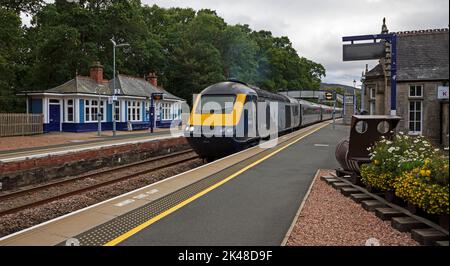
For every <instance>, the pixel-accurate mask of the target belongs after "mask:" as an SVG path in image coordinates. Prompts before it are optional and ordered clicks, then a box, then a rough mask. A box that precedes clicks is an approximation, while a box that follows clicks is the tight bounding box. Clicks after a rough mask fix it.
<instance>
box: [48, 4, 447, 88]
mask: <svg viewBox="0 0 450 266" xmlns="http://www.w3.org/2000/svg"><path fill="white" fill-rule="evenodd" d="M141 1H142V3H143V4H148V5H153V4H156V5H158V6H161V7H191V8H193V9H195V10H198V9H202V8H209V9H213V10H216V11H217V13H218V14H219V15H220V16H221V17H223V18H224V19H225V21H226V22H227V23H229V24H237V23H239V24H248V25H250V27H251V28H252V29H255V30H263V29H264V30H270V31H272V33H273V34H274V35H276V36H288V37H289V39H290V40H291V41H292V42H293V45H294V47H295V48H296V49H297V51H298V53H299V54H300V55H301V56H304V57H306V58H308V59H311V60H313V61H316V62H318V63H321V64H323V65H324V66H325V68H326V70H327V77H326V78H325V79H324V81H326V82H330V83H343V84H346V85H353V80H354V79H356V80H359V79H360V76H361V71H362V70H363V69H364V67H365V64H366V63H369V66H374V65H375V64H376V63H377V62H376V60H372V61H367V62H365V61H360V62H343V61H342V41H341V40H342V36H349V35H359V34H372V33H379V32H380V31H381V22H382V19H383V17H386V19H387V26H388V28H389V30H391V31H403V30H414V29H429V28H444V27H448V25H449V22H448V21H449V11H448V10H449V1H448V0H339V1H336V0H308V1H306V0H226V1H224V0H141ZM48 2H52V1H48Z"/></svg>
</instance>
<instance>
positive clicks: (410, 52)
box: [367, 29, 449, 81]
mask: <svg viewBox="0 0 450 266" xmlns="http://www.w3.org/2000/svg"><path fill="white" fill-rule="evenodd" d="M448 34H449V31H448V29H436V30H420V31H405V32H397V81H413V80H448V79H449V61H448V60H449V54H448V49H449V47H448V41H449V40H448ZM382 75H383V69H382V66H381V65H380V64H378V65H376V66H375V67H374V68H372V69H371V70H370V71H369V72H368V73H367V77H376V76H382Z"/></svg>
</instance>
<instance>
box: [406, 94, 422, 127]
mask: <svg viewBox="0 0 450 266" xmlns="http://www.w3.org/2000/svg"><path fill="white" fill-rule="evenodd" d="M411 103H414V111H413V112H414V115H413V120H411ZM416 103H420V120H416V113H417V108H416ZM417 122H419V125H420V130H419V131H418V130H416V125H415V123H417ZM411 123H414V126H413V129H414V130H411V127H410V124H411ZM422 130H423V101H421V100H411V101H408V134H410V135H422Z"/></svg>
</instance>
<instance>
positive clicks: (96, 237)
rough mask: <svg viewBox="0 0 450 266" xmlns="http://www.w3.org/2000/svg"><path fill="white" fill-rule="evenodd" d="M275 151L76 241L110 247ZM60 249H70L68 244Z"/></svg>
mask: <svg viewBox="0 0 450 266" xmlns="http://www.w3.org/2000/svg"><path fill="white" fill-rule="evenodd" d="M271 151H272V149H268V150H267V151H264V152H262V153H259V154H257V155H256V156H254V157H252V158H249V159H247V160H245V161H243V162H239V163H237V164H235V165H232V166H229V167H228V168H226V169H225V170H223V171H221V172H219V173H216V174H213V175H211V176H208V177H206V178H204V179H202V180H199V181H197V182H195V183H193V184H191V185H189V186H187V187H184V188H181V189H179V190H177V191H175V192H173V193H171V194H169V195H167V196H164V197H162V198H160V199H157V200H155V201H152V202H150V203H148V204H146V205H144V206H141V207H139V208H137V209H135V210H133V211H130V212H128V213H126V214H124V215H122V216H119V217H116V218H114V219H112V220H110V221H108V222H106V223H104V224H101V225H98V226H97V227H94V228H92V229H90V230H88V231H86V232H83V233H81V234H80V235H77V236H75V237H74V239H76V240H77V243H78V241H79V245H80V246H99V245H104V244H106V243H108V242H109V241H111V240H113V239H115V238H116V237H118V236H120V235H122V234H124V233H126V232H128V231H130V230H131V229H133V228H135V227H137V226H139V225H141V224H143V223H145V222H146V221H148V220H150V219H152V218H153V217H155V216H157V215H159V214H161V213H162V212H164V211H166V210H168V209H170V208H172V207H174V206H176V205H177V204H179V203H181V202H183V201H185V200H186V199H188V198H190V197H192V196H194V195H195V194H197V193H199V192H201V191H203V190H204V189H206V188H208V187H210V186H212V185H214V184H216V183H218V182H220V181H221V180H223V179H225V178H227V177H228V176H229V175H230V174H232V173H234V172H236V170H237V169H241V168H243V167H245V166H246V165H248V164H250V163H252V162H254V161H256V160H258V159H260V158H262V157H264V156H265V155H267V154H268V153H270V152H271ZM59 245H66V242H63V243H60V244H59Z"/></svg>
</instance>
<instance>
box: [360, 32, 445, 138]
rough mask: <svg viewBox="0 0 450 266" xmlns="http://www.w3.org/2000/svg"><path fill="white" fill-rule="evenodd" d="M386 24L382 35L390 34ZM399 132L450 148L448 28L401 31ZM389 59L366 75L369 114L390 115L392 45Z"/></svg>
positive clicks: (399, 43)
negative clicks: (419, 136) (422, 137)
mask: <svg viewBox="0 0 450 266" xmlns="http://www.w3.org/2000/svg"><path fill="white" fill-rule="evenodd" d="M387 32H388V30H387V27H386V25H385V24H383V27H382V33H387ZM396 34H397V115H399V116H401V117H402V120H401V121H400V123H399V125H398V130H399V131H403V132H405V133H409V134H410V135H423V136H425V137H427V138H429V139H430V140H432V141H433V142H434V143H436V144H441V145H443V146H444V147H448V139H449V137H448V134H449V125H448V120H449V105H448V82H449V61H448V60H449V57H448V56H449V53H448V49H449V45H448V41H449V39H448V37H449V36H448V35H449V30H448V28H445V29H433V30H418V31H404V32H397V33H396ZM386 51H387V53H386V57H385V58H382V59H381V60H380V61H379V64H377V65H376V66H375V67H374V68H373V69H371V70H370V71H368V69H366V72H365V76H364V96H365V97H364V99H365V100H364V101H365V104H364V105H365V106H366V108H365V109H366V110H367V111H368V112H369V114H380V115H381V114H385V115H388V114H390V95H391V92H390V65H389V63H390V58H389V55H390V53H389V51H390V46H389V45H388V44H387V45H386Z"/></svg>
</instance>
